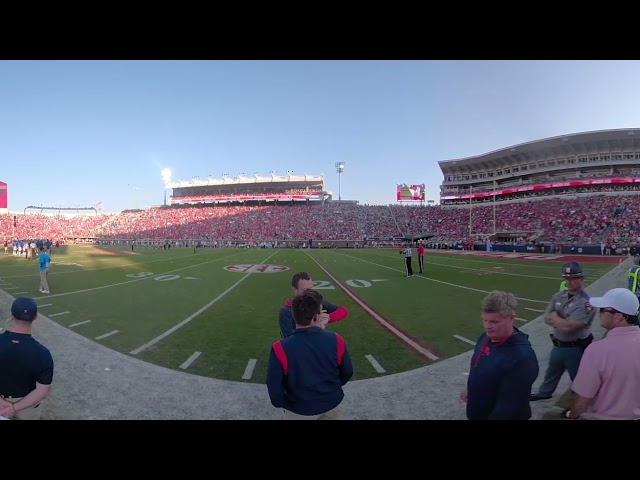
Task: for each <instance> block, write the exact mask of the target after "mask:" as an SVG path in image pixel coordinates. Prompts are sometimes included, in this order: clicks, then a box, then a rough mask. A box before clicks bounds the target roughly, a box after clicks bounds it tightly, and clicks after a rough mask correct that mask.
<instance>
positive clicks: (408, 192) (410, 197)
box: [396, 183, 424, 202]
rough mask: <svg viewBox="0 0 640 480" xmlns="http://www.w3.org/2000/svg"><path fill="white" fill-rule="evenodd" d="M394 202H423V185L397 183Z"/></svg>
mask: <svg viewBox="0 0 640 480" xmlns="http://www.w3.org/2000/svg"><path fill="white" fill-rule="evenodd" d="M396 200H397V201H398V202H424V183H423V184H420V185H416V184H411V183H398V184H397V185H396Z"/></svg>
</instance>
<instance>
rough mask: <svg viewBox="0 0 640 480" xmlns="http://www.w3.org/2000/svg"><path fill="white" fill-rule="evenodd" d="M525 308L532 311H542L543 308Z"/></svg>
mask: <svg viewBox="0 0 640 480" xmlns="http://www.w3.org/2000/svg"><path fill="white" fill-rule="evenodd" d="M524 309H525V310H531V311H532V312H544V310H539V309H537V308H529V307H524Z"/></svg>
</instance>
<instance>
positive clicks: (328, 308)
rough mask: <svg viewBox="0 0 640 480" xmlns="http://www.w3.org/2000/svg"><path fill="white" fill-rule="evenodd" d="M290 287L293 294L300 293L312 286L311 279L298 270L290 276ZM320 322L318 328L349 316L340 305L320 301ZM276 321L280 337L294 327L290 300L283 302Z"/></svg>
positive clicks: (285, 336) (291, 330)
mask: <svg viewBox="0 0 640 480" xmlns="http://www.w3.org/2000/svg"><path fill="white" fill-rule="evenodd" d="M291 288H292V290H293V294H294V295H296V296H297V295H300V294H301V293H304V292H305V291H307V290H311V289H312V288H313V280H312V279H311V277H310V276H309V274H308V273H306V272H298V273H296V274H295V275H294V276H293V277H292V278H291ZM322 310H323V312H324V314H323V316H322V320H323V321H322V322H320V323H319V324H318V326H319V327H320V328H325V327H326V325H327V323H334V322H339V321H340V320H344V319H345V318H347V317H348V316H349V311H348V310H347V309H346V308H345V307H343V306H342V305H334V304H333V303H329V302H326V301H323V302H322ZM278 322H279V324H280V337H281V338H287V337H288V336H289V335H291V334H292V333H293V331H294V330H295V329H296V322H295V321H294V320H293V313H292V311H291V300H287V301H286V302H284V305H283V306H282V307H280V312H279V313H278Z"/></svg>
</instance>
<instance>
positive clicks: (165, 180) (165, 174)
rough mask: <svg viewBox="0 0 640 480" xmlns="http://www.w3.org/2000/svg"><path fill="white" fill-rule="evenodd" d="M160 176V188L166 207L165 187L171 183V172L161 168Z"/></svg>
mask: <svg viewBox="0 0 640 480" xmlns="http://www.w3.org/2000/svg"><path fill="white" fill-rule="evenodd" d="M160 175H162V186H163V187H164V206H165V207H166V206H167V185H169V182H170V181H171V170H170V169H169V168H163V169H162V171H161V172H160Z"/></svg>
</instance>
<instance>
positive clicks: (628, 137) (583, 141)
mask: <svg viewBox="0 0 640 480" xmlns="http://www.w3.org/2000/svg"><path fill="white" fill-rule="evenodd" d="M638 150H640V128H621V129H615V130H596V131H592V132H583V133H573V134H570V135H560V136H557V137H550V138H544V139H542V140H535V141H533V142H527V143H521V144H519V145H513V146H511V147H506V148H502V149H500V150H495V151H493V152H489V153H485V154H482V155H477V156H474V157H466V158H459V159H456V160H443V161H439V162H438V165H440V169H441V170H442V173H443V174H445V175H448V174H452V173H465V172H472V171H474V172H475V171H478V170H483V169H484V170H495V169H496V168H502V167H508V166H511V165H521V164H524V163H527V162H530V161H537V160H545V159H548V158H562V157H575V156H581V155H589V154H594V153H616V152H622V153H624V152H633V151H638Z"/></svg>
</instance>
